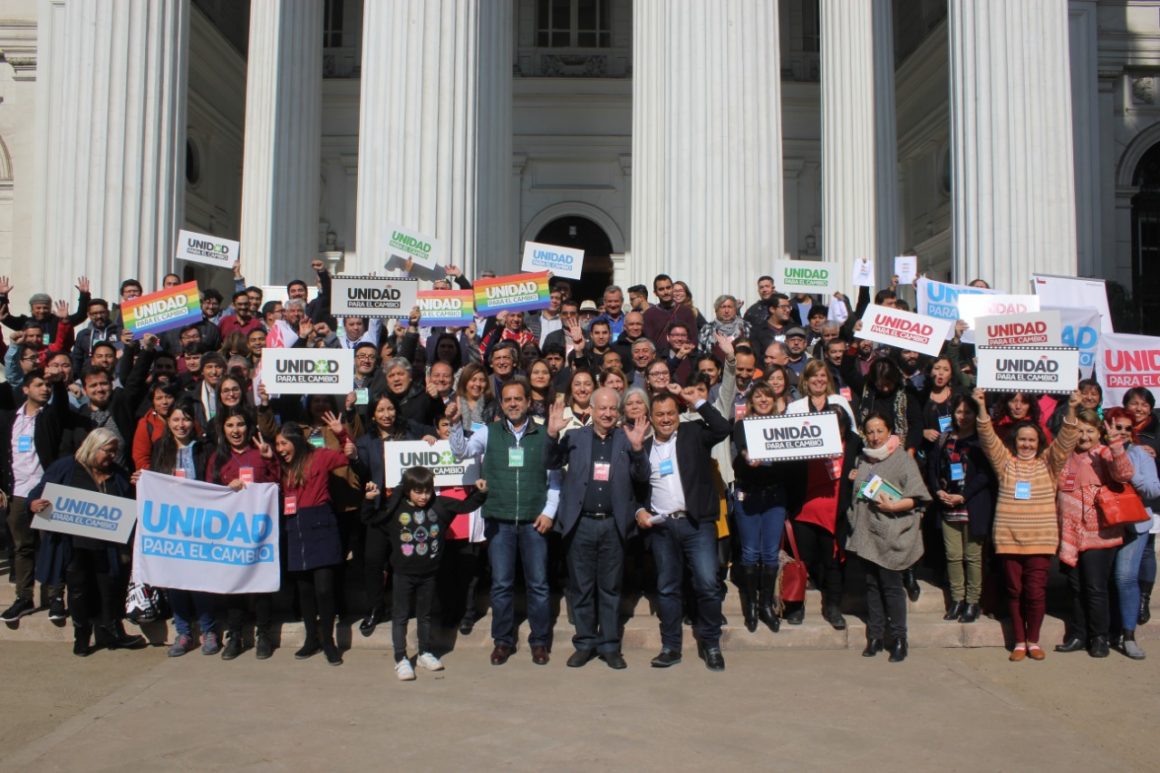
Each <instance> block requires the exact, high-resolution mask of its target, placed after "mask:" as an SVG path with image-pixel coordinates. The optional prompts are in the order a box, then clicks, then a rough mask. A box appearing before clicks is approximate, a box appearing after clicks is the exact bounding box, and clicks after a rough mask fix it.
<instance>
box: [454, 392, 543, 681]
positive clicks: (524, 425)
mask: <svg viewBox="0 0 1160 773" xmlns="http://www.w3.org/2000/svg"><path fill="white" fill-rule="evenodd" d="M531 403H532V387H531V385H530V384H528V382H527V379H525V378H523V377H522V376H516V377H514V378H513V379H512V380H511V381H508V382H507V383H506V384H504V385H503V389H502V390H501V392H500V407H501V410H502V411H503V418H501V419H500V420H499V421H496V422H492V423H491V424H488V425H487V426H485V427H483V428H481V429H478V430H476V431H475V432H473V433H469V432H467V431H465V430H464V428H463V424H462V421H461V417H460V415H459V405H458V403H457V402H456V401H454V400H453V401H451V402H450V403H448V404H447V408H446V415H447V418H448V419H450V421H451V424H452V429H451V451H452V452H453V453H454V454H455V456H456V457H457V458H459V459H465V458H467V457H473V456H479V455H481V454H482V455H483V462H482V469H481V472H480V475H481V477H483V478H484V480H486V481H487V485H488V490H489V492H490V493H489V496H488V500H487V503H486V504H485V505H484V506H483V517H484V520H485V522H486V529H485V534H486V536H487V539H488V541H489V546H488V556H489V558H490V561H491V636H492V638H493V639H494V640H495V649H494V650H492V653H491V664H492V665H493V666H499V665H503V664H504V663H506V662H507V660H508V658H509V657H511V654H512V652H513V651H514V650H515V598H514V597H515V594H514V590H515V579H516V561H517V560H519V561H521V563H522V565H523V569H524V585H525V587H526V589H527V600H528V625H529V626H530V627H531V632H530V633H529V635H528V644H529V645H530V646H531V648H532V662H533V663H535V664H536V665H539V666H542V665H545V664H547V662H548V645H549V644H550V642H551V633H552V628H551V626H552V618H551V613H550V611H549V609H548V538H547V536H546V535H547V533H548V531H550V530H551V528H552V523H553V520H554V519H555V517H556V506H557V504H558V503H559V499H560V479H559V473H558V472H552V473H549V471H548V469H547V467H546V466H545V461H546V458H547V448H546V445H547V432H546V431H545V429H544V427H542V426H540V425H539V424H537V423H536V422H534V421H532V419H531V417H530V416H529V415H528V408H529V407H531ZM469 434H470V437H469V436H468V435H469Z"/></svg>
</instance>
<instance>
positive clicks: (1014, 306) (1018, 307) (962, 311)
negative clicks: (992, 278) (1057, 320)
mask: <svg viewBox="0 0 1160 773" xmlns="http://www.w3.org/2000/svg"><path fill="white" fill-rule="evenodd" d="M958 306H959V319H961V320H963V321H964V322H966V323H967V325H968V326H969V327H968V329H967V330H966V332H964V333H963V342H964V343H968V344H973V343H975V320H976V319H978V318H979V317H991V316H995V315H999V314H1026V313H1028V312H1031V311H1039V297H1038V296H1035V295H960V296H959V302H958Z"/></svg>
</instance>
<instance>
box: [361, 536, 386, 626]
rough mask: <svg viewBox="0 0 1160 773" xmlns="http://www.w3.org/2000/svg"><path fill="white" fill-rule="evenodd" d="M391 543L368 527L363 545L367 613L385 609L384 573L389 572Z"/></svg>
mask: <svg viewBox="0 0 1160 773" xmlns="http://www.w3.org/2000/svg"><path fill="white" fill-rule="evenodd" d="M390 555H391V542H390V540H389V539H388V538H387V533H386V532H385V531H383V530H382V529H380V528H378V527H377V526H368V527H367V531H366V539H365V541H364V545H363V588H364V589H365V590H366V594H367V612H368V613H369V612H373V611H374V610H376V609H385V608H386V598H387V592H386V583H385V582H384V579H383V574H384V572H387V571H388V570H389V564H388V559H389V557H390Z"/></svg>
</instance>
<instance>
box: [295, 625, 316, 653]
mask: <svg viewBox="0 0 1160 773" xmlns="http://www.w3.org/2000/svg"><path fill="white" fill-rule="evenodd" d="M303 625H304V626H305V627H306V641H304V642H302V647H301V648H299V650H298V651H297V652H295V653H294V659H295V660H306V659H307V658H312V657H314V656H315V655H317V654H318V653H320V652H322V645H321V644H320V643H319V641H318V623H317V621H316V620H304V621H303Z"/></svg>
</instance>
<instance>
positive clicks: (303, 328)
mask: <svg viewBox="0 0 1160 773" xmlns="http://www.w3.org/2000/svg"><path fill="white" fill-rule="evenodd" d="M298 337H299V338H304V339H307V340H309V339H311V338H313V337H314V323H313V322H311V321H310V319H309V318H308V317H303V318H302V321H301V322H299V323H298Z"/></svg>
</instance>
